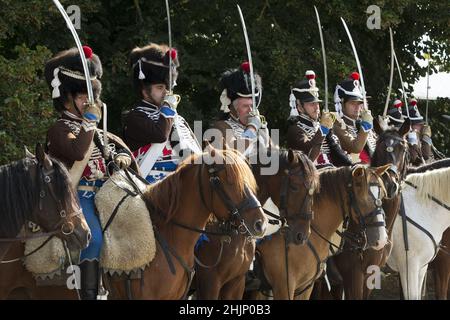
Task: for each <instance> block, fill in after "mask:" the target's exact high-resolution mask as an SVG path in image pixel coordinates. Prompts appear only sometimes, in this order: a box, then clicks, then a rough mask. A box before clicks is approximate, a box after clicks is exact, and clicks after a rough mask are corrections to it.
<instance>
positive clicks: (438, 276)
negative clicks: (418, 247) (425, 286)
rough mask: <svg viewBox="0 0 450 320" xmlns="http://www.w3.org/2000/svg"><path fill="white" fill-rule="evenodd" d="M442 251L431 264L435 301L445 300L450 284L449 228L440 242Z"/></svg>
mask: <svg viewBox="0 0 450 320" xmlns="http://www.w3.org/2000/svg"><path fill="white" fill-rule="evenodd" d="M441 247H442V250H440V251H439V253H438V254H437V256H436V258H435V259H434V260H433V262H432V263H431V268H432V269H433V277H434V292H435V296H436V299H437V300H447V299H448V290H449V282H450V228H449V229H447V230H445V232H444V234H443V235H442V240H441Z"/></svg>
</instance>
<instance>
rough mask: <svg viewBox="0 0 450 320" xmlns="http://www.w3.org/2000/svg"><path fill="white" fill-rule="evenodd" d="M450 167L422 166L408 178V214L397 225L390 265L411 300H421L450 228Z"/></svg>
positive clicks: (405, 195)
mask: <svg viewBox="0 0 450 320" xmlns="http://www.w3.org/2000/svg"><path fill="white" fill-rule="evenodd" d="M443 164H444V165H445V166H444V167H443ZM449 165H450V159H445V160H441V161H437V162H434V163H432V164H429V165H425V166H421V167H419V168H418V170H415V172H416V173H412V174H409V175H408V176H407V178H406V180H405V183H404V185H403V188H402V196H403V204H404V214H402V215H401V218H400V217H399V219H397V220H396V221H395V223H394V229H393V248H392V252H391V255H390V257H389V259H388V262H387V263H388V265H389V267H390V268H391V269H393V270H394V271H398V272H399V274H400V282H401V286H402V290H403V296H404V298H405V299H408V300H419V299H420V298H421V292H422V286H423V283H424V279H425V276H426V272H427V268H428V264H429V263H430V262H431V261H432V260H433V259H434V258H435V256H436V254H437V253H438V250H439V245H438V244H439V242H440V240H441V238H442V234H443V233H444V231H445V230H446V229H447V228H448V227H450V215H449V214H448V211H449V210H450V192H449V184H450V167H449ZM436 168H438V169H436Z"/></svg>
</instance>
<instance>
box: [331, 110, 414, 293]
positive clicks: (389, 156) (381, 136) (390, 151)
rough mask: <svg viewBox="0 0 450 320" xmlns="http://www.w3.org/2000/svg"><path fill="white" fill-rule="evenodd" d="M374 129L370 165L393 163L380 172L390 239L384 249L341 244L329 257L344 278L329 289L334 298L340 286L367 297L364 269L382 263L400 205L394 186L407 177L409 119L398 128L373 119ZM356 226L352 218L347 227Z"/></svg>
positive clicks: (353, 228) (389, 245) (387, 252)
mask: <svg viewBox="0 0 450 320" xmlns="http://www.w3.org/2000/svg"><path fill="white" fill-rule="evenodd" d="M374 129H375V132H376V133H377V135H378V139H377V144H376V148H375V152H374V154H373V156H372V161H371V165H372V166H374V167H376V166H382V165H386V164H391V165H392V166H391V167H390V168H389V170H388V171H387V174H385V175H383V180H384V183H385V186H386V189H387V191H388V196H387V197H385V198H384V199H383V209H384V212H385V213H386V217H385V221H386V230H387V233H388V236H389V242H388V244H387V245H386V246H385V247H384V248H383V250H373V249H369V250H361V248H358V246H355V245H354V243H352V242H351V241H347V242H346V244H344V248H343V251H342V252H341V253H339V254H337V255H336V256H333V257H332V258H331V259H333V260H334V262H335V263H336V266H337V268H338V270H339V273H340V275H341V276H342V280H343V284H342V286H339V285H337V286H336V287H334V288H333V289H332V291H333V294H334V295H335V298H336V299H340V298H341V297H342V290H344V293H345V299H350V300H353V299H367V298H368V297H369V294H370V292H371V289H369V287H368V286H367V285H366V280H367V278H368V277H369V276H370V275H371V273H368V272H367V270H368V269H367V268H368V267H369V266H372V265H376V266H380V267H382V266H384V265H385V264H386V260H387V258H388V257H389V254H390V251H391V249H392V243H391V239H392V228H393V226H394V222H395V219H396V217H397V214H398V212H399V209H400V200H401V195H400V193H399V192H398V191H399V189H398V187H397V186H398V185H400V183H401V182H402V181H403V179H404V178H405V177H406V173H407V168H408V165H409V153H408V144H407V141H406V136H407V135H408V132H409V130H410V120H409V119H407V120H406V121H405V122H404V123H403V125H402V126H401V127H400V129H398V131H397V130H396V129H388V130H383V129H382V128H381V127H380V126H379V123H378V121H376V120H375V121H374ZM357 228H358V226H357V225H356V224H355V222H354V221H353V222H350V224H349V227H348V231H349V232H352V233H354V232H355V230H357Z"/></svg>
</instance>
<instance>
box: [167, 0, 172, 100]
mask: <svg viewBox="0 0 450 320" xmlns="http://www.w3.org/2000/svg"><path fill="white" fill-rule="evenodd" d="M166 12H167V29H168V33H169V92H170V93H171V94H172V87H173V86H172V25H171V24H170V8H169V0H166Z"/></svg>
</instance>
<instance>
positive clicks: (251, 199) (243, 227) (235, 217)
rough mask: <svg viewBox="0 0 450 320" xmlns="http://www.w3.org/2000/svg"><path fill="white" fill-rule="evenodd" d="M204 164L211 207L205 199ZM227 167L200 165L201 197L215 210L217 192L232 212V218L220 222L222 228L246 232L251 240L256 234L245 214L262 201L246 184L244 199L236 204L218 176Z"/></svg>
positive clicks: (209, 209) (241, 232)
mask: <svg viewBox="0 0 450 320" xmlns="http://www.w3.org/2000/svg"><path fill="white" fill-rule="evenodd" d="M203 166H206V169H207V172H208V176H209V177H208V180H209V185H210V187H211V197H210V198H211V207H209V206H208V205H207V204H206V201H205V195H204V188H203V182H202V172H203V171H204V170H203ZM224 169H225V165H223V164H216V163H213V164H205V163H204V164H202V167H200V169H199V170H200V171H199V173H198V175H197V177H198V183H199V189H200V199H201V201H202V204H203V206H204V207H205V208H206V209H208V211H210V212H214V208H213V196H214V194H217V195H218V197H219V199H220V200H221V201H222V203H223V204H224V205H225V207H226V208H227V210H228V212H229V213H230V218H229V219H228V220H226V221H223V222H221V223H220V229H222V230H227V231H231V232H233V231H234V232H235V233H239V234H244V235H248V236H249V238H250V239H249V240H251V239H252V238H256V236H255V235H254V234H253V233H252V232H251V231H250V229H249V227H248V226H247V224H246V222H245V220H244V218H243V215H244V214H245V212H246V211H247V210H250V209H256V208H260V207H261V203H260V202H259V200H258V199H257V198H256V196H255V195H254V194H253V192H251V191H250V189H249V188H248V186H244V195H245V197H244V200H243V201H242V202H241V203H239V204H237V205H236V204H235V203H234V202H233V201H232V200H231V198H230V197H229V196H228V194H227V193H226V191H225V189H224V187H223V184H222V181H221V180H220V177H219V176H218V173H219V172H221V171H222V170H224Z"/></svg>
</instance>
